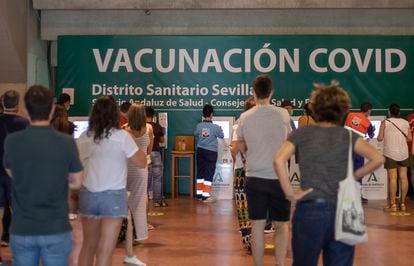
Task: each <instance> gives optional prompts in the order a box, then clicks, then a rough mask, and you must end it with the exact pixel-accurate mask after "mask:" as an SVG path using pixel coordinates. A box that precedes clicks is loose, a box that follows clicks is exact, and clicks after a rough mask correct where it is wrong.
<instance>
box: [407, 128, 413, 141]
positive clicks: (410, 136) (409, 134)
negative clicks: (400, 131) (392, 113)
mask: <svg viewBox="0 0 414 266" xmlns="http://www.w3.org/2000/svg"><path fill="white" fill-rule="evenodd" d="M412 140H413V136H412V134H411V130H410V128H409V127H408V130H407V141H412Z"/></svg>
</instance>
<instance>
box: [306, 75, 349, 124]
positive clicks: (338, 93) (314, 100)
mask: <svg viewBox="0 0 414 266" xmlns="http://www.w3.org/2000/svg"><path fill="white" fill-rule="evenodd" d="M313 86H314V90H313V92H312V93H311V96H310V108H311V110H312V111H313V115H314V117H315V120H316V121H318V122H322V121H324V122H331V123H334V124H340V123H341V119H342V116H343V115H345V114H346V113H347V112H348V111H349V109H350V108H351V100H350V99H349V96H348V93H347V92H346V91H345V90H344V89H342V88H341V87H340V86H339V82H337V81H336V80H333V81H331V84H329V85H325V84H316V83H314V84H313Z"/></svg>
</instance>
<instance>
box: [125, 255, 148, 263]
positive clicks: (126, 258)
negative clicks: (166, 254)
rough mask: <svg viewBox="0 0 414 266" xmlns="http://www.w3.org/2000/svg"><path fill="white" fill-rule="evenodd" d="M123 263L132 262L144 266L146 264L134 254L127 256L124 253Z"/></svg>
mask: <svg viewBox="0 0 414 266" xmlns="http://www.w3.org/2000/svg"><path fill="white" fill-rule="evenodd" d="M124 263H128V264H134V265H138V266H146V265H147V264H145V263H143V262H142V261H140V260H139V259H138V258H137V257H136V256H132V257H129V256H127V255H125V257H124Z"/></svg>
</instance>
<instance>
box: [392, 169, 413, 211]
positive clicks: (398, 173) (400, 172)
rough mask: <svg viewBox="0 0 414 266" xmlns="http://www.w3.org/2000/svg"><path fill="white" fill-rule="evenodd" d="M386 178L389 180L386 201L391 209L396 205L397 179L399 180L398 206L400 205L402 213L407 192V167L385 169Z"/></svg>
mask: <svg viewBox="0 0 414 266" xmlns="http://www.w3.org/2000/svg"><path fill="white" fill-rule="evenodd" d="M387 173H388V178H389V184H390V187H389V195H388V200H389V204H390V207H391V209H392V208H393V206H395V205H394V204H396V194H397V179H398V177H400V180H401V183H400V184H401V200H400V204H402V206H401V209H402V210H403V211H404V210H405V209H404V208H405V198H406V196H407V192H408V178H407V167H398V168H393V169H387Z"/></svg>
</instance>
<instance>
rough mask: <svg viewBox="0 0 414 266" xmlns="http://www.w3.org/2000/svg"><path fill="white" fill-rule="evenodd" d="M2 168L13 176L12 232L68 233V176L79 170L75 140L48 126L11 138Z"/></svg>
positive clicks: (11, 136) (36, 127)
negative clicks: (8, 170)
mask: <svg viewBox="0 0 414 266" xmlns="http://www.w3.org/2000/svg"><path fill="white" fill-rule="evenodd" d="M4 166H5V167H6V168H7V169H10V170H11V172H12V193H11V195H12V208H13V219H12V226H11V232H12V233H13V234H16V235H50V234H59V233H64V232H69V231H70V230H71V227H70V225H69V222H68V203H67V199H68V175H69V173H77V172H79V171H81V170H82V164H81V162H80V160H79V153H78V149H77V147H76V143H75V141H74V139H73V138H72V137H71V136H69V135H67V134H64V133H61V132H58V131H56V130H54V129H53V128H52V127H50V126H29V127H28V128H27V129H25V130H22V131H19V132H16V133H13V134H10V135H9V136H7V138H6V140H5V144H4Z"/></svg>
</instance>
